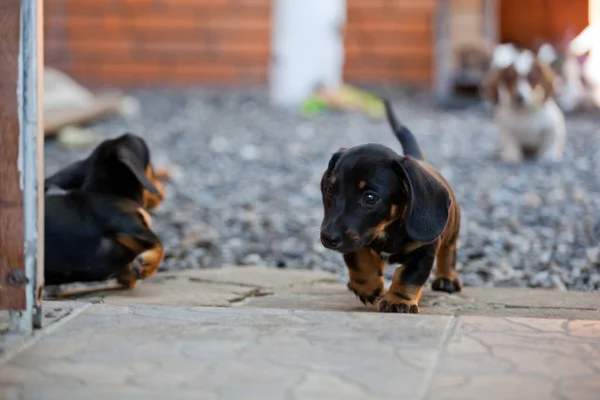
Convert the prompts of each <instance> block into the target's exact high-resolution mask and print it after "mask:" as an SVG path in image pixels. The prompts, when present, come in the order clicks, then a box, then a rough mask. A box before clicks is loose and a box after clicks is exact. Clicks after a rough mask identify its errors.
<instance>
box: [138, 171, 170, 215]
mask: <svg viewBox="0 0 600 400" xmlns="http://www.w3.org/2000/svg"><path fill="white" fill-rule="evenodd" d="M146 178H148V180H149V181H150V182H152V184H153V185H154V186H155V187H156V189H157V190H158V195H156V194H154V193H151V192H150V191H149V190H146V189H144V194H143V198H144V199H143V202H144V208H147V209H148V210H154V209H155V208H156V207H158V206H159V205H160V203H162V201H163V199H164V198H165V185H164V184H163V183H162V182H161V181H160V180H159V179H158V178H157V177H156V174H155V173H154V169H153V168H152V165H150V164H148V166H147V167H146Z"/></svg>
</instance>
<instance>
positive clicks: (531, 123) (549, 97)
mask: <svg viewBox="0 0 600 400" xmlns="http://www.w3.org/2000/svg"><path fill="white" fill-rule="evenodd" d="M482 95H483V97H484V98H485V99H487V100H488V101H490V102H491V103H492V104H493V105H494V118H495V120H496V122H497V124H498V128H499V147H500V158H501V159H502V160H503V161H504V162H507V163H511V164H517V163H521V162H522V161H524V160H525V159H527V158H537V159H542V160H545V161H549V162H559V161H561V160H562V157H563V151H564V147H565V138H566V128H565V117H564V114H563V112H562V110H561V109H560V108H559V106H558V104H557V103H556V99H555V92H554V74H553V72H552V70H551V68H550V66H549V65H548V64H547V63H545V62H543V61H542V60H540V59H539V58H538V57H536V55H534V53H532V52H531V51H530V50H520V49H517V48H516V47H515V46H513V45H512V44H503V45H499V46H497V47H496V49H495V50H494V54H493V57H492V62H491V65H490V70H489V71H488V73H487V74H486V76H485V78H484V79H483V82H482Z"/></svg>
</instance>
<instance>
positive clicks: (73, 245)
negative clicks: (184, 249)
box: [44, 133, 164, 288]
mask: <svg viewBox="0 0 600 400" xmlns="http://www.w3.org/2000/svg"><path fill="white" fill-rule="evenodd" d="M45 192H46V194H45V259H44V263H45V267H44V275H45V283H46V284H47V285H61V284H66V283H73V282H91V281H104V280H107V279H111V278H116V279H117V281H118V282H119V283H120V284H121V285H123V286H124V287H126V288H133V287H135V286H136V284H137V281H138V280H139V279H144V278H147V277H149V276H151V275H153V274H154V273H155V272H156V271H157V269H158V266H159V264H160V262H161V261H162V258H163V254H164V249H163V245H162V243H161V241H160V240H159V238H158V237H157V236H156V235H155V234H154V233H153V232H152V229H151V228H152V219H151V217H150V215H149V214H148V212H147V211H146V209H154V208H155V207H157V206H158V205H159V204H160V202H161V201H162V199H163V197H164V185H163V183H162V182H160V181H159V180H158V179H157V177H156V174H155V173H154V169H153V167H152V164H151V163H150V151H149V150H148V147H147V145H146V143H145V142H144V140H143V139H141V138H140V137H138V136H136V135H133V134H130V133H127V134H124V135H121V136H119V137H117V138H115V139H110V140H105V141H103V142H102V143H101V144H100V145H98V147H97V148H96V149H95V150H94V151H93V152H92V154H91V155H90V156H89V157H87V158H86V159H84V160H81V161H77V162H75V163H73V164H71V165H69V166H68V167H66V168H64V169H62V170H60V171H59V172H57V173H56V174H54V175H52V176H50V177H48V178H47V179H46V181H45Z"/></svg>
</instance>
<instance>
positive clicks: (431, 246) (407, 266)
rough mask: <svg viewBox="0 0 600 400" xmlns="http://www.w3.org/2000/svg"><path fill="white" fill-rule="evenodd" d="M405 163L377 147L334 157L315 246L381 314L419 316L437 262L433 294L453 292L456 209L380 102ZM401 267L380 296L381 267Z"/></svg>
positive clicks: (410, 139) (448, 191) (324, 179)
mask: <svg viewBox="0 0 600 400" xmlns="http://www.w3.org/2000/svg"><path fill="white" fill-rule="evenodd" d="M385 106H386V112H387V117H388V121H389V123H390V125H391V127H392V129H393V131H394V133H395V134H396V137H397V138H398V139H399V141H400V143H401V145H402V147H403V150H404V154H405V155H404V156H401V155H399V154H397V153H396V152H395V151H393V150H392V149H390V148H389V147H386V146H383V145H380V144H373V143H371V144H365V145H361V146H356V147H352V148H348V149H340V150H339V151H338V152H336V153H335V154H333V156H332V157H331V159H330V161H329V165H328V167H327V170H326V171H325V173H324V174H323V177H322V179H321V192H322V199H323V206H324V211H325V213H324V218H323V222H322V224H321V243H322V244H323V246H325V247H326V248H328V249H330V250H334V251H337V252H339V253H342V254H343V257H344V261H345V263H346V266H347V267H348V272H349V275H350V281H349V282H348V288H349V289H350V290H351V291H353V292H354V293H355V294H356V295H357V296H358V298H359V299H360V300H361V301H362V302H363V303H365V304H366V303H367V302H368V303H371V304H373V303H375V301H378V309H379V311H380V312H391V313H418V312H419V306H418V304H419V298H420V297H421V293H422V290H423V286H424V285H425V283H426V282H427V279H428V278H429V275H430V273H431V270H432V269H433V263H434V261H435V260H437V268H436V271H435V280H434V281H433V286H432V287H433V290H437V291H444V292H448V293H453V292H459V291H460V290H461V287H462V285H461V281H460V279H459V277H458V272H457V270H456V242H457V239H458V235H459V230H460V208H459V206H458V204H457V203H456V199H455V198H454V194H453V192H452V189H451V188H450V185H449V184H448V182H447V181H446V180H445V179H444V178H443V177H442V176H441V175H440V173H439V172H438V171H436V170H435V169H434V168H433V167H431V166H430V165H429V164H427V163H425V162H424V161H423V155H422V153H421V149H420V148H419V145H418V143H417V141H416V139H415V137H414V136H413V134H412V133H411V132H410V131H409V130H408V129H407V128H406V127H405V126H403V125H402V124H401V123H400V122H399V121H398V120H397V118H396V116H395V114H394V112H393V110H392V108H391V105H390V104H389V102H388V101H385ZM386 263H388V264H402V266H401V267H398V268H397V269H396V271H395V273H394V277H393V280H392V284H391V286H390V288H389V290H388V291H387V293H385V294H383V295H382V292H383V289H384V285H383V270H384V267H385V264H386Z"/></svg>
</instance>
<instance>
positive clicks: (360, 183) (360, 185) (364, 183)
mask: <svg viewBox="0 0 600 400" xmlns="http://www.w3.org/2000/svg"><path fill="white" fill-rule="evenodd" d="M365 186H367V182H365V181H360V182H358V188H359V189H364V188H365Z"/></svg>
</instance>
